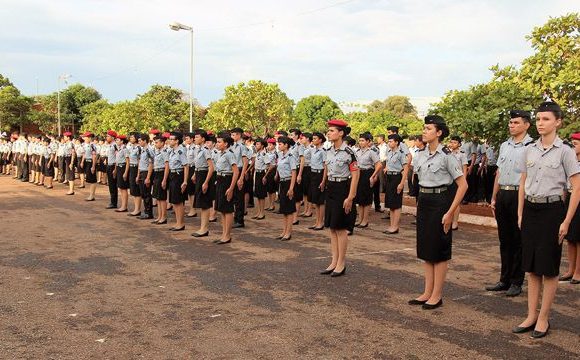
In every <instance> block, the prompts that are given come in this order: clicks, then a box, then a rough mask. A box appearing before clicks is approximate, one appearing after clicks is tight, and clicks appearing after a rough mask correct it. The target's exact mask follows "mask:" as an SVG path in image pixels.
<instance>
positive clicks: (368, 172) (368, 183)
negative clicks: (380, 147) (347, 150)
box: [354, 133, 382, 228]
mask: <svg viewBox="0 0 580 360" xmlns="http://www.w3.org/2000/svg"><path fill="white" fill-rule="evenodd" d="M372 143H373V136H372V135H371V134H370V133H363V134H360V135H359V139H358V144H359V148H358V149H357V150H356V151H355V155H356V159H357V162H358V168H359V172H360V178H359V180H358V187H357V190H356V199H355V203H356V204H357V205H358V206H359V209H358V210H359V212H360V220H359V222H358V223H356V224H355V225H354V226H356V227H358V228H366V227H368V226H369V211H370V209H371V205H372V203H373V186H374V185H375V183H376V182H377V181H379V172H380V171H381V168H382V165H381V161H380V160H379V154H378V153H377V152H375V151H373V150H372V149H371V145H372Z"/></svg>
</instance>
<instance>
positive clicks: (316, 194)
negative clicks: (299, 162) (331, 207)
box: [308, 172, 325, 205]
mask: <svg viewBox="0 0 580 360" xmlns="http://www.w3.org/2000/svg"><path fill="white" fill-rule="evenodd" d="M321 182H322V172H319V173H318V172H310V191H309V192H308V201H310V202H311V203H313V204H315V205H324V198H325V192H324V191H323V190H320V183H321Z"/></svg>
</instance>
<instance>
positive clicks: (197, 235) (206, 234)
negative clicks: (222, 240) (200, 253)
mask: <svg viewBox="0 0 580 360" xmlns="http://www.w3.org/2000/svg"><path fill="white" fill-rule="evenodd" d="M208 235H209V230H208V231H206V232H204V233H203V234H200V233H196V232H194V233H193V234H191V236H193V237H204V236H208Z"/></svg>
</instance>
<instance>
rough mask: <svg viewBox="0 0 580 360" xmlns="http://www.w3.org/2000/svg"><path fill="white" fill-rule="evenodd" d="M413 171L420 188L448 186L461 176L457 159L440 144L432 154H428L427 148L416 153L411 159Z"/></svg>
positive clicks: (461, 172)
mask: <svg viewBox="0 0 580 360" xmlns="http://www.w3.org/2000/svg"><path fill="white" fill-rule="evenodd" d="M413 171H414V172H415V173H416V174H417V175H418V176H419V185H420V186H422V187H440V186H448V185H451V183H453V180H455V179H457V178H458V177H460V176H462V175H463V171H462V169H461V166H460V165H459V162H458V161H457V159H456V158H455V157H454V156H453V155H451V151H449V149H447V148H445V147H443V145H441V144H439V146H438V147H437V149H436V150H435V152H434V153H433V154H430V153H429V149H428V147H425V148H424V149H423V150H419V151H417V156H415V158H414V159H413Z"/></svg>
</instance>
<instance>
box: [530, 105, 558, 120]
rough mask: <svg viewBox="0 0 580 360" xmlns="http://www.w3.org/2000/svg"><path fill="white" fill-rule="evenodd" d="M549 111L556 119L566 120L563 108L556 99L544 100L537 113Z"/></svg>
mask: <svg viewBox="0 0 580 360" xmlns="http://www.w3.org/2000/svg"><path fill="white" fill-rule="evenodd" d="M545 111H549V112H551V113H552V114H554V116H555V117H556V119H560V120H564V113H563V112H562V108H561V107H560V105H558V104H557V103H556V102H554V101H544V102H543V103H541V104H540V106H538V108H537V109H536V114H537V113H539V112H545Z"/></svg>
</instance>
